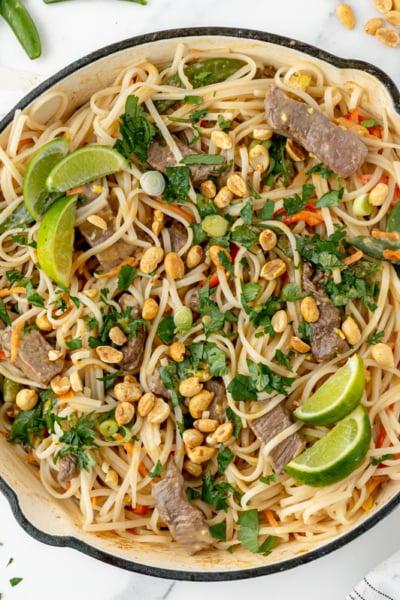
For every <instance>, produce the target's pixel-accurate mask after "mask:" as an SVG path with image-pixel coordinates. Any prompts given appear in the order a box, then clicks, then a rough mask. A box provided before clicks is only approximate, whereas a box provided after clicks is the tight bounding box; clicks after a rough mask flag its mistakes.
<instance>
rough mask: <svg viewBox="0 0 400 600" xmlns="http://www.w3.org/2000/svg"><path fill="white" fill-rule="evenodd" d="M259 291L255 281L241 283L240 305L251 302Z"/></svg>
mask: <svg viewBox="0 0 400 600" xmlns="http://www.w3.org/2000/svg"><path fill="white" fill-rule="evenodd" d="M260 291H261V285H260V284H259V283H256V282H255V281H248V282H247V283H244V282H243V281H242V293H241V301H242V303H243V302H244V303H246V305H247V304H248V303H249V302H253V300H255V299H256V298H257V296H258V294H259V293H260Z"/></svg>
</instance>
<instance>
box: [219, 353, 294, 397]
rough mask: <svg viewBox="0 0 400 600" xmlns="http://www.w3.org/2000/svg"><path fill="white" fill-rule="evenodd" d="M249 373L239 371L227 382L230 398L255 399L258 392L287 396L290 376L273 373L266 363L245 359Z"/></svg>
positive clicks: (290, 380)
mask: <svg viewBox="0 0 400 600" xmlns="http://www.w3.org/2000/svg"><path fill="white" fill-rule="evenodd" d="M247 366H248V369H249V375H243V374H242V373H239V374H238V375H236V376H235V377H234V378H233V379H232V380H231V382H230V383H229V385H228V387H227V390H228V392H230V393H231V394H232V398H233V399H234V400H236V401H238V402H241V401H247V400H257V397H258V392H266V393H268V394H271V393H272V392H274V391H275V392H278V393H279V394H283V395H284V396H287V394H288V390H287V388H288V387H290V386H291V385H292V383H293V381H294V379H293V378H292V377H284V376H283V375H278V374H277V373H274V371H272V369H270V368H269V367H268V366H267V365H264V364H263V363H255V362H254V361H252V360H250V359H247Z"/></svg>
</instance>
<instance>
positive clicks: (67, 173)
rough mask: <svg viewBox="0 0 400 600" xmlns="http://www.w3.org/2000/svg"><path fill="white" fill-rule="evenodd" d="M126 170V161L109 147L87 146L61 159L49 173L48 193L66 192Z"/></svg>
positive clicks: (47, 181)
mask: <svg viewBox="0 0 400 600" xmlns="http://www.w3.org/2000/svg"><path fill="white" fill-rule="evenodd" d="M127 168H128V163H127V161H126V159H125V158H124V157H123V156H122V154H120V153H119V152H117V150H114V148H111V147H110V146H100V145H98V146H97V145H88V146H82V148H78V149H77V150H74V151H73V152H70V154H67V155H66V156H65V157H64V158H63V159H61V160H60V161H59V162H58V163H57V164H56V165H55V166H54V168H53V169H52V171H51V172H50V173H49V175H48V177H47V180H46V187H47V189H48V191H49V192H66V191H67V190H71V189H73V188H75V187H78V186H80V185H84V184H85V183H89V182H90V181H95V180H96V179H99V178H100V177H105V176H106V175H111V174H112V173H118V172H119V171H123V170H124V169H127Z"/></svg>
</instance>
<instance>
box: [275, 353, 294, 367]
mask: <svg viewBox="0 0 400 600" xmlns="http://www.w3.org/2000/svg"><path fill="white" fill-rule="evenodd" d="M293 355H294V352H292V351H290V352H288V354H284V353H283V352H282V350H279V348H277V349H276V350H275V355H274V360H276V362H277V363H278V364H280V365H282V367H286V369H288V370H289V371H293V367H292V365H291V363H290V359H291V358H292V356H293Z"/></svg>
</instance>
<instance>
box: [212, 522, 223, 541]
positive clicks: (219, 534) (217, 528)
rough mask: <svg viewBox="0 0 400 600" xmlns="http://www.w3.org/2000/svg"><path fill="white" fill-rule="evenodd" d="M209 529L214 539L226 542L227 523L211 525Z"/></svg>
mask: <svg viewBox="0 0 400 600" xmlns="http://www.w3.org/2000/svg"><path fill="white" fill-rule="evenodd" d="M209 529H210V533H211V535H212V537H213V538H215V539H216V540H221V541H222V542H226V523H216V524H215V525H211V526H210V528H209Z"/></svg>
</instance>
